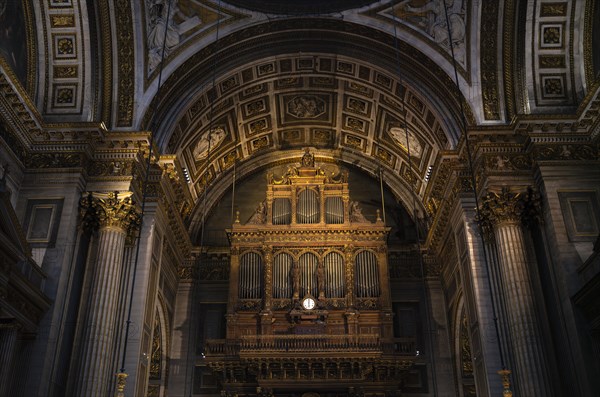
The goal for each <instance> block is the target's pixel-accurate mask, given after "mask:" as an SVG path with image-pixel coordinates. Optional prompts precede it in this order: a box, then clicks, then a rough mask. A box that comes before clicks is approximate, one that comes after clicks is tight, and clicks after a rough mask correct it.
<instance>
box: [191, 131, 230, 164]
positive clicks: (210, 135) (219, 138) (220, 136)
mask: <svg viewBox="0 0 600 397" xmlns="http://www.w3.org/2000/svg"><path fill="white" fill-rule="evenodd" d="M226 136H227V133H226V132H225V130H224V129H223V127H217V128H213V129H212V130H210V131H206V132H205V133H204V134H202V136H201V137H200V139H199V140H198V142H197V143H196V146H195V147H194V151H193V155H194V159H195V160H204V159H205V158H207V157H208V154H209V152H211V151H213V150H215V149H217V148H218V147H219V146H220V145H221V143H222V142H223V140H224V139H225V137H226Z"/></svg>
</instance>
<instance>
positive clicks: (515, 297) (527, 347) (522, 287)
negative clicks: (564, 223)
mask: <svg viewBox="0 0 600 397" xmlns="http://www.w3.org/2000/svg"><path fill="white" fill-rule="evenodd" d="M528 204H530V203H528V202H527V197H526V194H523V193H513V192H511V191H510V190H509V189H507V188H503V189H502V191H501V192H500V193H489V194H488V195H487V196H486V197H485V198H484V201H483V208H482V215H483V217H484V219H485V220H486V221H488V222H489V223H490V224H491V225H492V226H493V230H494V237H495V240H496V245H497V249H498V259H499V264H500V271H499V273H500V275H501V278H502V281H503V283H502V284H503V286H504V288H505V291H504V292H505V299H506V305H507V310H506V312H507V314H508V330H509V334H510V339H511V346H512V355H513V358H514V361H515V365H516V368H514V371H513V374H514V379H515V380H516V389H517V390H518V393H517V395H518V396H549V397H550V396H554V395H555V393H554V388H553V387H552V381H551V379H550V370H549V368H548V358H549V357H548V354H547V352H546V349H545V347H544V337H543V334H542V332H541V329H540V327H541V325H542V323H541V316H540V314H539V313H538V312H537V310H536V304H535V298H534V289H533V286H532V279H531V274H530V269H529V261H528V257H527V250H526V248H525V239H524V235H523V226H522V217H523V215H525V210H526V209H527V207H528Z"/></svg>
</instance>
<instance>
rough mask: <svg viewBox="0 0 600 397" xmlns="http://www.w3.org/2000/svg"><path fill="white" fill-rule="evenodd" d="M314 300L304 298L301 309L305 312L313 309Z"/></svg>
mask: <svg viewBox="0 0 600 397" xmlns="http://www.w3.org/2000/svg"><path fill="white" fill-rule="evenodd" d="M315 305H316V303H315V300H314V299H313V298H306V299H304V300H303V301H302V307H303V308H305V309H306V310H312V309H314V308H315Z"/></svg>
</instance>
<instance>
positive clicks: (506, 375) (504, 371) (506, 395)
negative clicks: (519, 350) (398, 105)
mask: <svg viewBox="0 0 600 397" xmlns="http://www.w3.org/2000/svg"><path fill="white" fill-rule="evenodd" d="M443 4H444V16H445V19H446V29H447V32H448V33H447V34H448V47H449V48H450V55H451V56H452V67H453V69H454V84H455V88H456V98H457V100H458V102H459V106H460V127H461V129H462V130H461V133H462V136H463V137H464V142H465V151H466V154H467V166H468V170H469V178H470V182H471V191H472V193H473V198H474V199H475V217H476V221H477V226H478V232H479V238H480V240H481V250H482V254H483V263H484V266H485V269H486V271H487V273H488V277H487V287H488V288H489V290H490V293H491V292H492V291H493V288H492V281H491V277H492V276H491V272H490V264H489V261H488V252H487V247H486V243H485V239H484V237H483V236H484V231H483V225H482V219H483V218H482V216H481V209H480V206H479V196H478V194H477V180H476V178H475V171H474V168H473V156H472V152H471V144H470V142H469V134H468V131H467V117H466V114H465V107H464V104H463V100H462V91H461V88H460V80H459V78H458V66H457V62H456V56H455V53H454V43H453V42H452V26H451V24H450V17H449V15H448V5H447V1H446V0H443ZM490 301H491V308H492V315H493V318H494V331H495V334H496V342H497V344H498V353H499V358H500V365H501V367H502V368H501V369H500V370H499V371H498V374H499V375H500V376H501V378H502V385H503V388H504V389H503V393H502V395H503V397H512V395H513V394H512V391H511V390H510V374H511V371H510V370H509V369H508V368H506V362H505V358H504V352H503V351H502V343H501V340H500V329H499V325H498V315H497V307H496V301H495V297H494V294H493V293H491V294H490Z"/></svg>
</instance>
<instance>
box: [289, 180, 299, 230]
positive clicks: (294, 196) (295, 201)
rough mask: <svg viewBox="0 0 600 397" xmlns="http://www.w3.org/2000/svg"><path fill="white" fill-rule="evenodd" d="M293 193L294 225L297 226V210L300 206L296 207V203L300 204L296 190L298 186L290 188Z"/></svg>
mask: <svg viewBox="0 0 600 397" xmlns="http://www.w3.org/2000/svg"><path fill="white" fill-rule="evenodd" d="M290 190H291V192H292V197H291V199H292V225H295V224H296V208H298V206H297V205H296V203H297V202H298V191H297V190H296V186H292V187H291V188H290Z"/></svg>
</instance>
